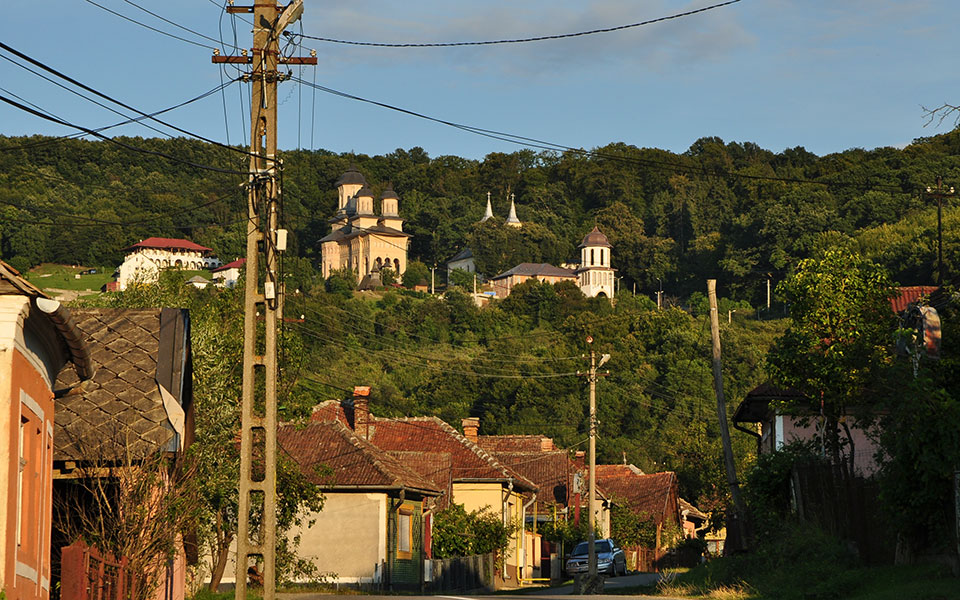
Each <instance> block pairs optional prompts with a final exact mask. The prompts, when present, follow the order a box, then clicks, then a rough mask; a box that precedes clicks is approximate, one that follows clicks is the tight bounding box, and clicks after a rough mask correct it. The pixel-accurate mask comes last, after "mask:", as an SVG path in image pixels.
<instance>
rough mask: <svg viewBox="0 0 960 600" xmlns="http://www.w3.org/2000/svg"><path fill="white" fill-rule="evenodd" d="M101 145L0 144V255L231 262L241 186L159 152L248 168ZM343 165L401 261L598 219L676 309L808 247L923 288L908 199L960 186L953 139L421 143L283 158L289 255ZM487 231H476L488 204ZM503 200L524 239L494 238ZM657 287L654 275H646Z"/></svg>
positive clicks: (301, 249)
mask: <svg viewBox="0 0 960 600" xmlns="http://www.w3.org/2000/svg"><path fill="white" fill-rule="evenodd" d="M120 141H122V142H124V143H126V144H128V145H133V146H137V147H140V148H144V149H146V150H149V151H151V152H154V153H157V154H144V153H135V152H130V151H129V150H127V149H125V148H122V147H119V146H117V145H115V144H110V143H107V142H87V141H81V140H53V139H50V138H40V137H34V138H0V182H2V184H3V185H2V186H0V228H2V229H0V253H2V257H3V258H4V260H7V261H9V262H11V264H13V265H14V266H16V267H18V268H21V269H23V268H27V267H30V266H32V265H34V264H37V263H40V262H47V261H54V262H61V263H84V264H88V265H96V266H100V265H103V266H115V265H116V264H118V263H119V261H120V259H121V253H120V249H121V248H123V247H124V246H126V245H128V244H130V243H132V242H135V241H137V240H139V239H142V238H145V237H148V236H170V237H173V236H176V237H189V238H190V239H193V240H194V241H196V242H199V243H201V244H204V245H207V246H210V247H212V248H214V249H215V250H216V251H217V252H218V253H219V255H220V256H221V257H223V258H232V257H234V256H239V255H240V254H242V244H241V239H242V236H241V225H240V223H241V221H242V218H243V211H244V210H245V208H244V207H245V198H244V195H243V190H242V188H241V187H240V184H241V183H242V180H243V177H242V176H241V175H236V174H232V173H223V172H217V171H210V170H202V169H198V168H196V167H194V166H189V165H186V164H183V163H182V162H181V163H177V162H172V161H170V160H168V159H167V158H164V157H163V156H160V155H159V154H166V155H172V156H176V157H177V158H179V159H180V160H182V161H183V160H185V161H189V162H191V163H194V164H201V165H209V166H214V167H217V168H220V169H225V170H228V171H244V170H245V169H246V158H245V156H244V155H243V154H242V153H241V152H232V151H230V150H228V149H224V148H218V147H214V146H212V145H209V144H205V143H202V142H195V141H189V140H184V139H175V140H158V139H122V140H120ZM353 163H355V164H356V165H357V166H358V167H359V169H360V170H361V171H362V172H363V173H364V175H365V176H366V177H367V180H368V181H369V182H370V183H371V186H372V187H373V188H374V191H375V193H377V195H379V192H380V191H381V190H382V189H383V188H384V187H385V186H386V185H387V184H389V183H392V185H393V187H394V189H395V190H396V191H397V192H398V194H399V195H400V213H401V216H403V217H404V218H405V219H406V222H407V224H406V228H407V230H408V231H410V232H411V233H413V234H414V238H413V240H412V246H411V258H413V259H419V260H421V261H423V262H424V263H426V264H434V263H438V264H439V263H442V262H443V261H445V260H446V259H448V258H449V257H451V256H452V255H453V254H454V253H455V252H457V250H459V249H460V248H461V247H463V246H464V245H469V246H470V247H471V248H473V249H474V252H475V254H476V255H477V262H478V266H479V268H480V269H481V271H483V272H485V273H486V274H488V275H493V274H496V273H497V272H500V271H502V270H504V269H506V268H509V267H511V266H513V265H514V264H516V263H518V262H521V261H530V262H539V261H544V262H551V263H558V262H562V261H565V260H567V259H570V258H572V257H573V256H574V255H575V248H576V246H577V244H578V243H579V241H580V239H581V238H582V236H583V235H584V234H585V233H586V232H587V231H589V230H590V229H591V228H592V227H593V225H594V224H595V223H596V224H599V225H600V227H601V229H602V230H603V231H604V232H605V233H606V234H607V236H608V237H609V238H610V241H611V242H612V243H613V246H614V250H613V255H612V256H613V266H614V267H615V268H616V269H618V270H619V275H621V276H623V280H622V281H621V286H622V289H632V286H633V284H634V283H636V285H637V289H638V291H643V292H648V293H649V292H651V291H652V290H655V289H657V288H658V286H659V285H660V284H661V282H662V285H663V288H664V290H665V293H666V295H667V296H668V297H676V298H681V299H684V300H685V299H686V298H687V296H688V295H689V294H690V293H691V292H694V291H699V290H701V289H702V288H703V280H704V279H705V278H707V277H716V278H717V279H718V280H719V284H720V287H721V290H722V291H723V293H724V295H728V296H730V297H733V298H738V299H744V300H748V301H750V302H752V303H754V304H758V303H760V302H761V300H762V299H763V298H764V294H765V290H766V287H765V286H766V277H767V274H768V273H770V274H771V275H772V277H773V280H774V283H776V281H777V280H778V279H780V278H781V277H782V276H783V275H784V274H785V273H786V272H787V271H788V270H789V268H790V267H791V265H793V264H795V263H796V261H797V260H798V259H799V258H801V257H805V256H808V255H809V253H810V251H811V249H812V248H814V247H815V246H817V245H818V244H820V245H835V244H846V245H849V246H851V247H857V248H859V249H860V250H861V251H862V252H864V254H865V255H867V256H868V257H871V258H873V259H874V260H876V261H878V262H880V263H881V264H883V265H884V266H886V267H887V268H888V269H889V270H890V272H891V273H892V275H893V277H894V279H895V280H898V281H901V282H902V283H913V284H915V283H926V282H929V281H931V279H932V276H933V275H932V273H933V269H934V265H935V257H936V210H935V203H934V201H933V200H931V199H929V198H925V197H924V196H922V194H921V190H923V189H924V188H926V187H927V186H929V185H933V184H934V181H935V178H936V176H937V175H942V176H943V177H944V180H945V181H946V182H947V184H951V183H957V182H960V133H957V132H954V133H950V134H946V135H941V136H936V137H932V138H923V139H919V140H916V141H915V142H914V143H913V144H911V145H909V146H907V147H906V148H904V149H902V150H898V149H894V148H879V149H876V150H871V151H865V150H859V149H854V150H848V151H846V152H843V153H839V154H831V155H827V156H823V157H818V156H816V155H813V154H811V153H809V152H806V151H805V150H804V149H803V148H799V147H798V148H791V149H788V150H784V151H783V152H780V153H774V152H771V151H768V150H764V149H762V148H759V147H757V146H756V145H754V144H751V143H743V144H741V143H736V142H731V143H724V142H723V141H722V140H719V139H716V138H703V139H701V140H698V141H697V142H696V143H694V144H693V145H692V146H691V147H690V149H689V150H688V151H687V152H685V153H683V154H681V155H677V154H673V153H670V152H666V151H662V150H656V149H638V148H636V147H632V146H627V145H623V144H611V145H609V146H606V147H603V148H598V149H595V150H594V153H593V154H592V155H588V156H584V155H578V154H575V153H565V154H562V155H560V154H555V153H548V152H544V153H535V152H533V151H530V150H521V151H518V152H515V153H512V154H490V155H488V156H487V157H486V158H485V159H484V160H483V161H474V160H466V159H462V158H458V157H455V156H440V157H435V158H430V157H429V156H427V155H426V153H425V152H423V151H422V150H421V149H419V148H413V149H411V150H400V149H398V150H396V151H395V152H393V153H390V154H388V155H385V156H373V157H370V156H365V155H362V154H359V155H335V154H332V153H329V152H324V151H313V152H311V151H292V152H286V153H284V166H285V169H284V175H283V194H284V202H285V219H286V222H287V224H288V227H290V228H291V229H292V230H293V231H294V233H295V238H296V240H295V246H294V249H293V252H292V253H291V254H289V255H288V256H289V257H290V258H293V257H294V256H300V257H304V258H307V259H311V260H315V259H317V257H318V254H319V249H318V247H317V244H316V242H317V240H318V239H319V238H320V237H322V236H323V235H325V234H326V233H328V232H329V226H328V224H327V218H328V217H329V216H331V214H332V212H333V210H334V208H335V206H336V204H335V202H336V191H335V189H334V187H333V184H334V182H335V181H336V179H337V178H338V177H339V175H340V174H341V173H342V172H343V171H344V170H345V169H346V168H348V167H349V166H350V165H351V164H353ZM488 191H489V192H490V193H491V197H492V201H493V208H494V212H495V214H496V215H497V218H496V219H492V220H490V221H488V222H486V223H485V224H483V225H480V224H478V221H479V219H480V217H481V215H482V214H483V208H484V205H485V199H486V194H487V192H488ZM511 194H513V195H515V197H516V204H517V212H518V215H519V217H520V219H521V220H522V221H523V222H524V224H525V225H524V227H523V228H522V229H521V230H512V229H507V228H503V227H499V226H498V221H499V222H502V218H503V217H504V216H505V215H506V213H507V208H508V206H509V198H510V195H511ZM957 225H960V212H958V211H957V210H956V208H955V207H954V206H953V205H952V204H951V203H950V202H949V201H948V202H947V203H946V206H945V208H944V259H945V262H946V264H947V272H948V274H949V273H956V272H957V271H956V269H955V268H954V266H955V265H957V266H960V265H958V263H960V237H958V235H957V234H956V233H955V232H956V231H958V227H957ZM306 266H307V263H306V261H304V262H303V263H302V264H301V265H299V267H301V268H303V267H306ZM658 278H659V280H660V281H658Z"/></svg>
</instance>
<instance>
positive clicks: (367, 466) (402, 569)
mask: <svg viewBox="0 0 960 600" xmlns="http://www.w3.org/2000/svg"><path fill="white" fill-rule="evenodd" d="M277 443H278V444H279V445H280V447H281V448H282V449H283V451H284V452H285V453H286V454H287V455H289V456H290V457H291V458H293V460H294V461H295V462H296V463H297V466H298V467H299V468H300V471H301V473H302V474H303V476H304V477H305V478H306V479H307V480H309V481H311V482H313V483H315V484H317V485H319V486H321V489H322V490H323V494H324V503H323V510H322V511H320V512H317V513H310V514H308V515H306V517H305V519H304V521H305V522H306V524H305V525H304V526H302V527H300V528H298V529H297V530H296V531H294V532H293V533H292V535H296V536H299V538H300V546H299V552H298V554H299V557H300V558H301V559H304V560H307V561H309V562H310V563H312V564H313V566H314V567H315V568H316V569H317V571H318V572H319V573H323V574H326V575H327V576H329V577H332V578H335V580H336V582H338V583H355V584H382V585H383V587H384V589H387V590H394V589H409V590H416V589H419V585H420V584H421V583H422V568H421V565H422V562H423V560H424V558H428V554H429V553H428V549H429V547H430V540H429V525H428V524H427V523H426V521H427V520H428V516H429V514H430V512H431V511H432V510H433V509H435V508H436V506H437V497H438V496H441V495H442V494H443V493H444V490H443V489H439V488H438V487H437V486H435V485H434V484H433V483H432V482H431V481H429V480H428V479H427V478H426V477H424V476H422V475H420V474H419V473H417V472H416V471H415V470H413V469H412V468H410V467H409V466H407V465H409V464H410V463H411V461H414V460H416V459H417V457H414V456H403V457H396V456H394V455H391V454H390V453H388V452H386V451H384V450H382V449H380V448H378V447H377V446H375V445H373V444H372V443H370V442H369V441H367V440H366V439H363V438H361V437H360V436H358V435H357V434H356V433H355V432H354V431H353V430H351V429H350V428H349V427H347V426H345V425H344V424H343V423H341V422H339V421H326V422H312V423H310V424H308V425H306V426H298V425H284V426H282V427H281V428H280V430H279V431H278V433H277ZM425 456H426V457H427V458H428V459H429V458H430V456H429V455H425ZM434 456H439V455H434ZM420 458H422V457H420ZM440 458H441V460H440V461H439V462H438V461H435V460H428V461H427V462H426V463H424V462H423V461H422V460H421V461H420V463H419V464H421V465H423V464H427V466H428V467H429V468H431V470H432V469H436V468H439V469H440V470H441V471H443V470H444V467H445V470H446V472H447V473H448V474H449V468H450V461H449V456H447V457H446V465H445V466H444V465H443V464H442V463H443V460H442V458H443V457H442V456H440ZM331 540H340V541H344V542H345V541H347V540H349V549H347V548H344V547H342V546H340V545H339V544H331Z"/></svg>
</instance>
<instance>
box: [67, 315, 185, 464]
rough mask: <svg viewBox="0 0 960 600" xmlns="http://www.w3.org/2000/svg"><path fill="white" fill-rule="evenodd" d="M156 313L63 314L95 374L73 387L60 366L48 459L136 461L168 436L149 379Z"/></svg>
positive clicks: (73, 377) (71, 376) (71, 372)
mask: <svg viewBox="0 0 960 600" xmlns="http://www.w3.org/2000/svg"><path fill="white" fill-rule="evenodd" d="M160 311H161V309H116V308H113V309H111V308H74V309H71V314H72V315H73V318H74V321H75V322H76V325H77V329H79V330H80V332H81V334H82V336H83V338H84V342H85V343H86V345H87V348H88V349H89V351H90V358H91V360H92V362H93V365H94V367H95V369H96V372H95V373H94V376H93V379H91V380H89V381H86V382H83V383H80V380H79V378H78V377H77V372H76V369H75V367H74V366H73V364H72V363H68V364H67V365H66V366H65V367H64V368H63V369H62V370H61V371H60V373H59V375H58V376H57V382H56V386H55V387H56V389H58V390H61V391H60V394H62V395H60V396H58V398H57V399H56V402H55V406H56V409H55V410H56V413H55V416H54V453H53V458H54V460H58V461H62V460H84V459H86V460H112V459H116V458H119V457H120V456H122V454H121V452H122V451H123V449H124V447H126V449H127V450H128V451H129V452H130V455H131V456H132V457H134V458H143V457H146V456H147V455H149V454H151V453H152V452H154V451H156V450H157V449H158V448H159V447H162V446H164V445H166V444H167V443H168V442H170V440H171V439H172V438H173V434H174V433H173V429H172V428H171V426H170V424H169V422H168V420H167V413H166V410H165V409H164V408H163V400H162V398H161V396H160V388H159V385H158V384H157V381H156V374H157V357H158V355H159V349H160ZM64 390H68V391H66V392H65V393H64Z"/></svg>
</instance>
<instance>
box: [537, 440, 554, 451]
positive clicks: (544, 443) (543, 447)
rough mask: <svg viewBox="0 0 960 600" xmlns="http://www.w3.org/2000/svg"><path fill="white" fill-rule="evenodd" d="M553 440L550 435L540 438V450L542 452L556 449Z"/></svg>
mask: <svg viewBox="0 0 960 600" xmlns="http://www.w3.org/2000/svg"><path fill="white" fill-rule="evenodd" d="M554 449H555V448H554V446H553V440H552V439H551V438H548V437H541V438H540V451H541V452H552V451H553V450H554Z"/></svg>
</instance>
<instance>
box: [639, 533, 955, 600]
mask: <svg viewBox="0 0 960 600" xmlns="http://www.w3.org/2000/svg"><path fill="white" fill-rule="evenodd" d="M655 593H656V594H658V595H663V596H674V597H676V596H680V597H687V598H717V599H727V600H762V599H768V598H769V599H774V598H776V599H777V600H835V599H840V598H843V599H851V600H894V599H897V600H899V599H902V598H910V599H913V598H918V599H920V598H925V599H930V600H935V599H936V600H947V599H949V600H954V599H956V600H960V579H957V578H956V577H952V576H951V575H950V573H949V571H948V570H946V569H945V568H944V567H942V566H938V565H919V566H910V567H892V566H881V567H864V566H862V565H860V564H858V563H857V562H856V560H855V559H854V557H853V556H852V555H851V554H850V553H849V551H848V550H847V548H846V547H845V546H844V545H843V544H842V543H841V542H839V541H838V540H836V539H835V538H832V537H830V536H828V535H826V534H824V533H823V532H821V531H819V530H817V529H814V528H810V527H804V526H800V525H785V528H784V531H783V536H782V538H781V539H778V540H769V541H767V542H765V543H762V544H760V545H759V546H758V547H757V548H756V549H755V550H753V551H752V552H750V553H749V554H743V555H737V556H729V557H725V558H719V559H715V560H713V561H710V562H709V563H706V564H704V565H701V566H699V567H696V568H695V569H691V570H690V571H689V572H687V573H682V574H679V575H677V576H676V577H665V578H664V579H663V580H662V581H661V582H660V584H658V585H657V589H656V592H655Z"/></svg>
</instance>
